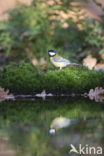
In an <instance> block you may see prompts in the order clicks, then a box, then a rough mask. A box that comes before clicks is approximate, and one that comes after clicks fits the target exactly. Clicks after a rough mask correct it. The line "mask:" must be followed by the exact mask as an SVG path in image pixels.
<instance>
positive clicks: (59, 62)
mask: <svg viewBox="0 0 104 156" xmlns="http://www.w3.org/2000/svg"><path fill="white" fill-rule="evenodd" d="M48 55H49V57H50V61H51V63H52V64H53V65H54V66H55V67H59V69H60V70H61V69H62V68H63V67H66V66H68V65H77V66H78V65H80V64H77V63H71V62H70V61H69V60H67V59H65V58H63V57H61V56H59V55H58V54H57V52H56V51H55V50H49V51H48Z"/></svg>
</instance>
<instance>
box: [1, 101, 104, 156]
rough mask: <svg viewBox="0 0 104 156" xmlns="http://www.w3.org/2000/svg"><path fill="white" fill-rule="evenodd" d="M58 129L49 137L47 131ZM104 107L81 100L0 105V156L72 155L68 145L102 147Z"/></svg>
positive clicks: (103, 138) (5, 103) (22, 102)
mask: <svg viewBox="0 0 104 156" xmlns="http://www.w3.org/2000/svg"><path fill="white" fill-rule="evenodd" d="M50 128H55V129H58V130H57V132H56V133H55V134H54V135H50V133H49V129H50ZM103 132H104V106H103V104H101V103H97V104H96V103H94V102H93V101H89V100H85V99H84V100H83V99H75V100H73V99H50V100H47V101H41V100H37V101H35V102H32V101H18V102H16V101H15V102H3V103H1V104H0V156H4V155H5V156H69V155H71V156H75V155H76V154H74V153H71V154H69V151H70V144H73V145H75V146H76V147H78V145H79V144H82V145H83V146H85V145H86V144H88V145H91V146H94V147H97V146H103V144H104V141H103V140H104V134H103Z"/></svg>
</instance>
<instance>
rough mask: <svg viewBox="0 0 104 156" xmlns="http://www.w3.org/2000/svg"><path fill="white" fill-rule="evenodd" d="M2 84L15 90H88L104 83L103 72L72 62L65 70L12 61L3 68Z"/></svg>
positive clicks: (28, 91)
mask: <svg viewBox="0 0 104 156" xmlns="http://www.w3.org/2000/svg"><path fill="white" fill-rule="evenodd" d="M0 86H1V87H3V88H5V89H9V90H10V92H12V93H16V94H34V93H40V92H42V91H43V90H44V89H45V90H46V92H47V93H49V92H51V93H54V94H61V93H66V94H70V93H85V92H88V91H89V90H90V89H91V88H95V87H97V86H98V87H104V73H103V72H101V71H94V70H88V69H87V68H85V67H79V66H77V67H76V66H69V67H67V68H64V69H62V70H58V69H54V70H53V69H48V70H47V72H39V70H38V69H37V68H35V67H33V66H32V65H31V64H28V63H21V64H19V65H17V64H10V65H8V66H4V67H3V69H2V70H0Z"/></svg>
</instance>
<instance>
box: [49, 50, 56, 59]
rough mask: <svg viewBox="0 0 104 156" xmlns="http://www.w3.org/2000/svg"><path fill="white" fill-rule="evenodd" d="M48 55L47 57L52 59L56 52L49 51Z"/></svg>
mask: <svg viewBox="0 0 104 156" xmlns="http://www.w3.org/2000/svg"><path fill="white" fill-rule="evenodd" d="M48 55H49V57H53V56H55V55H56V51H55V50H49V51H48Z"/></svg>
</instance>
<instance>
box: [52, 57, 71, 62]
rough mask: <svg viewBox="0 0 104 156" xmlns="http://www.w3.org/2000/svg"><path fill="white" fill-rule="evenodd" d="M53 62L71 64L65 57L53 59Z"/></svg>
mask: <svg viewBox="0 0 104 156" xmlns="http://www.w3.org/2000/svg"><path fill="white" fill-rule="evenodd" d="M53 60H54V61H56V62H66V63H70V61H69V60H67V59H64V58H63V57H61V56H59V57H53Z"/></svg>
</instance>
